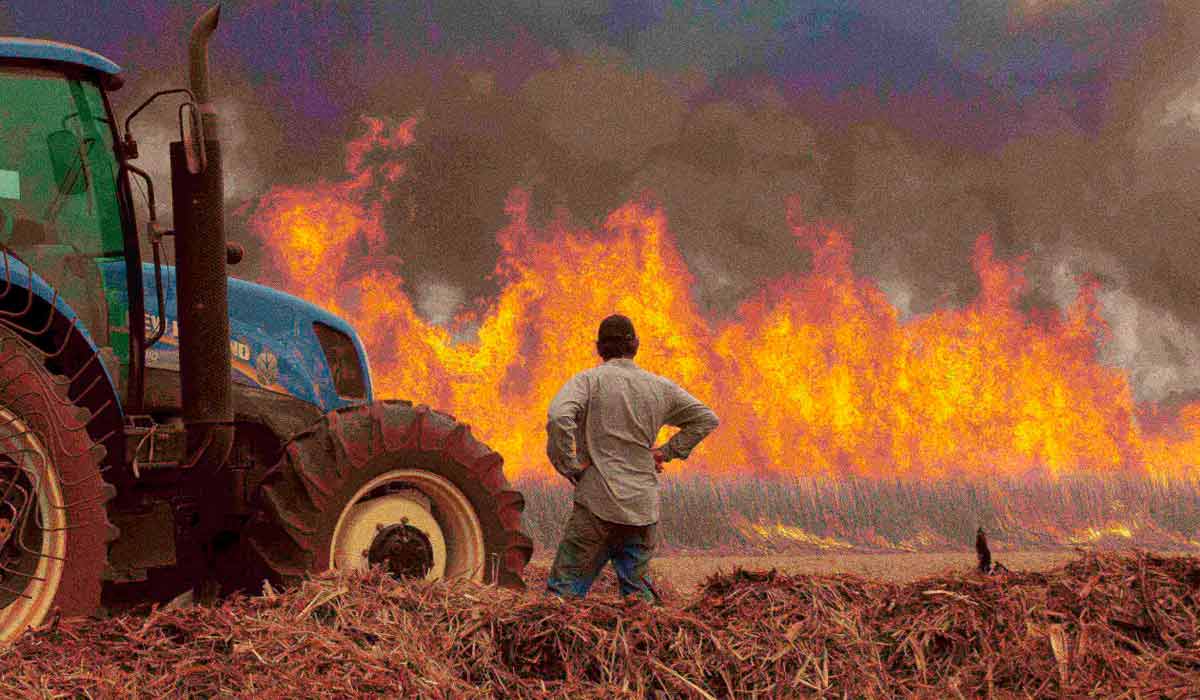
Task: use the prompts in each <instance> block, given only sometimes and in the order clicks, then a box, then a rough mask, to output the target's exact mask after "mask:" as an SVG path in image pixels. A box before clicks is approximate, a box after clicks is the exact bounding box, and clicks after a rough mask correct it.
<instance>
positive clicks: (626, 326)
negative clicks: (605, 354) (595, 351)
mask: <svg viewBox="0 0 1200 700" xmlns="http://www.w3.org/2000/svg"><path fill="white" fill-rule="evenodd" d="M596 338H597V340H605V339H606V338H631V339H632V338H637V333H635V332H634V330H633V321H630V320H629V318H628V317H627V316H622V315H621V314H613V315H612V316H609V317H608V318H606V319H604V320H603V321H601V322H600V331H599V332H598V333H597V334H596Z"/></svg>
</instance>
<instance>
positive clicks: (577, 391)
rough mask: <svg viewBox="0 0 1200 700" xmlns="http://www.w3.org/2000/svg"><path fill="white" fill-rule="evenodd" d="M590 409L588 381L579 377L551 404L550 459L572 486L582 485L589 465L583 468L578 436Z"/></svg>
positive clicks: (547, 446)
mask: <svg viewBox="0 0 1200 700" xmlns="http://www.w3.org/2000/svg"><path fill="white" fill-rule="evenodd" d="M586 406H587V381H586V379H585V378H584V377H583V376H582V375H578V374H577V375H575V376H574V377H572V378H571V379H570V380H569V381H568V382H567V383H566V384H564V385H563V387H562V389H559V390H558V394H556V395H555V396H554V399H553V400H552V401H551V402H550V410H549V412H548V420H547V422H546V456H547V457H548V458H549V459H550V463H551V464H553V465H554V468H555V469H556V470H558V473H560V474H562V475H563V476H565V477H567V479H569V480H570V481H571V483H576V482H578V481H579V477H580V476H581V475H582V474H583V470H584V468H586V465H582V464H580V461H581V460H580V459H579V457H578V452H577V445H576V444H575V433H576V431H577V430H578V428H579V416H580V414H582V413H583V409H584V407H586Z"/></svg>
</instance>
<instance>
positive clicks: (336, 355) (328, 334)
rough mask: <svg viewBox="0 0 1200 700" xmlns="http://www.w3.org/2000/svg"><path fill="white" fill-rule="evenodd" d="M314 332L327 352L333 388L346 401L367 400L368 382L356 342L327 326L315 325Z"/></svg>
mask: <svg viewBox="0 0 1200 700" xmlns="http://www.w3.org/2000/svg"><path fill="white" fill-rule="evenodd" d="M313 331H314V332H315V333H316V334H317V340H318V341H319V342H320V343H321V349H322V350H324V351H325V361H326V362H328V363H329V373H330V374H332V375H333V388H334V390H335V391H337V394H338V396H340V397H342V398H344V399H365V398H366V397H367V382H366V378H365V377H363V371H362V362H360V361H359V357H358V351H357V350H356V349H355V348H354V342H353V341H352V340H350V336H348V335H346V334H345V333H343V332H341V331H339V330H337V329H336V328H332V327H330V326H327V325H325V324H324V323H319V322H318V323H314V324H313Z"/></svg>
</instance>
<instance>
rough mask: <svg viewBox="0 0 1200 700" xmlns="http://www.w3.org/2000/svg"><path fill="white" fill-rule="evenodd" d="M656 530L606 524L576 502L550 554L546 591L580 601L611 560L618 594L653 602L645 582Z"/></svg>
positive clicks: (649, 527) (648, 571)
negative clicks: (555, 547) (618, 589)
mask: <svg viewBox="0 0 1200 700" xmlns="http://www.w3.org/2000/svg"><path fill="white" fill-rule="evenodd" d="M656 529H657V525H656V524H651V525H641V526H638V525H622V524H620V523H610V522H608V521H605V520H601V519H600V518H597V517H596V516H594V515H592V513H591V511H589V510H588V509H587V508H585V507H583V506H581V505H579V504H578V503H576V504H575V510H574V511H573V512H572V513H571V519H570V520H568V521H567V528H566V532H564V533H563V539H562V542H561V543H559V545H558V553H557V554H555V555H554V565H553V566H551V567H550V578H549V580H548V581H547V582H546V585H547V588H549V589H550V592H552V593H556V594H558V595H560V596H563V597H566V598H583V597H584V596H586V595H587V593H588V589H590V588H591V587H592V582H593V581H595V580H596V576H597V575H598V574H599V573H600V571H601V570H602V569H604V565H605V564H606V563H608V561H609V560H610V559H611V560H612V563H613V568H614V569H616V571H617V581H618V582H619V583H620V586H621V595H623V596H628V595H637V596H638V597H640V598H641V599H642V600H645V601H647V602H650V603H653V602H654V594H653V593H651V592H650V588H649V586H648V585H647V582H648V581H649V580H650V558H651V557H652V556H653V555H654V546H655V531H656Z"/></svg>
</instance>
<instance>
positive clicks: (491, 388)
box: [250, 120, 1200, 536]
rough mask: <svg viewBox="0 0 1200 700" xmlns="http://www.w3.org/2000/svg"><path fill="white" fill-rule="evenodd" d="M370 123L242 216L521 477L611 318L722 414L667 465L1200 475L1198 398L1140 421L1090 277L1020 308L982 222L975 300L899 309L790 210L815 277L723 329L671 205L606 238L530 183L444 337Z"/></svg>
mask: <svg viewBox="0 0 1200 700" xmlns="http://www.w3.org/2000/svg"><path fill="white" fill-rule="evenodd" d="M367 124H368V133H367V134H366V135H365V136H364V137H363V138H361V139H359V140H357V141H355V142H354V143H352V144H351V145H350V146H349V148H348V156H347V159H346V166H347V177H346V178H345V179H344V180H340V181H334V182H318V183H315V184H313V185H311V186H307V187H277V188H275V189H273V190H271V191H270V192H268V193H267V194H266V195H265V196H263V197H262V198H261V200H260V201H259V202H258V203H257V206H256V207H255V208H254V209H253V211H252V213H251V222H250V223H251V227H252V229H253V231H255V232H256V234H257V235H258V236H260V237H261V238H262V240H263V242H264V245H265V246H266V247H267V249H268V250H269V251H270V252H271V253H272V259H273V260H275V261H276V267H277V273H278V274H279V276H280V277H281V278H282V281H283V286H284V287H285V288H286V289H287V290H288V291H290V292H292V293H295V294H297V295H299V296H301V297H304V298H306V299H308V300H310V301H313V302H315V303H317V304H320V305H322V306H324V307H326V308H328V309H330V310H331V311H334V312H335V313H339V314H342V315H344V316H346V317H347V318H349V319H352V320H353V322H354V325H355V326H356V328H357V329H358V330H359V332H360V334H361V335H362V337H363V341H364V343H365V344H366V346H367V349H368V353H369V356H370V358H371V364H372V371H373V374H374V377H375V383H376V390H377V391H376V393H377V395H378V396H380V397H402V398H409V399H412V400H415V401H421V402H425V403H428V404H430V405H433V406H435V407H439V408H441V409H444V410H447V411H449V412H451V413H453V414H455V415H456V416H459V417H460V418H462V419H463V420H465V421H467V422H469V423H470V424H471V425H472V426H473V429H474V430H475V432H476V434H478V435H479V436H480V437H481V438H482V439H484V440H485V441H487V442H488V443H489V444H490V445H491V446H492V447H493V448H495V449H496V450H498V451H499V452H500V453H501V454H503V455H504V456H505V459H506V464H507V468H508V472H509V475H510V477H539V476H543V475H546V474H549V473H551V472H550V467H549V465H548V464H547V463H546V460H545V453H544V449H545V433H544V425H545V410H546V405H547V403H548V402H549V400H550V398H551V396H552V395H553V394H554V392H555V391H557V389H558V388H559V386H561V384H562V383H563V382H564V381H565V380H566V379H567V378H568V377H570V376H571V375H572V374H574V373H575V372H578V371H580V370H581V369H584V368H586V367H588V366H591V365H593V364H594V363H595V362H597V358H596V356H595V350H594V345H593V337H594V336H593V334H594V333H595V327H596V324H597V323H598V321H599V320H600V319H601V318H603V317H604V316H606V315H608V314H610V313H614V312H617V313H624V314H626V315H628V316H630V317H631V318H633V319H634V321H635V323H636V324H637V326H638V329H639V334H640V336H641V337H642V349H641V352H640V353H639V355H638V362H639V364H641V365H642V366H643V367H645V368H647V369H649V370H651V371H654V372H657V373H659V374H663V375H665V376H668V377H671V378H672V379H674V380H676V381H677V382H679V383H680V384H681V385H683V386H685V387H686V388H688V390H689V391H691V392H692V393H693V394H695V395H696V396H697V397H699V398H700V399H702V400H704V401H705V402H707V403H709V404H710V405H712V406H713V407H714V408H715V409H716V411H717V412H718V414H720V415H721V417H722V425H721V428H720V429H719V430H718V431H717V432H716V433H714V435H713V436H712V437H711V438H710V439H709V440H707V441H706V442H705V443H703V444H702V445H701V446H700V448H698V449H697V450H696V452H695V453H694V455H693V458H692V460H690V461H689V462H688V463H687V465H686V466H685V467H681V466H680V465H679V464H678V463H671V464H669V465H668V469H669V470H679V469H687V470H697V469H699V470H703V471H706V472H708V473H712V474H726V475H732V474H743V473H755V474H772V473H791V474H797V475H808V476H813V475H816V476H829V477H835V478H836V477H839V476H844V475H860V476H868V477H876V478H893V477H902V478H940V477H955V476H991V475H995V476H1012V475H1023V474H1028V473H1038V474H1044V475H1048V476H1051V477H1056V476H1058V475H1062V474H1068V473H1075V472H1116V471H1122V470H1141V471H1145V472H1149V473H1151V474H1155V475H1160V476H1168V475H1170V476H1178V475H1194V474H1196V471H1195V467H1194V466H1193V465H1197V464H1200V459H1196V458H1197V457H1200V406H1198V407H1194V408H1189V409H1187V410H1185V411H1184V412H1183V413H1182V414H1181V416H1180V421H1179V423H1178V425H1176V426H1175V428H1174V430H1175V431H1176V432H1173V433H1169V432H1164V431H1159V432H1156V433H1153V434H1151V433H1149V432H1147V431H1145V430H1144V429H1142V428H1141V427H1140V426H1139V422H1138V420H1137V417H1136V416H1137V414H1138V411H1139V407H1138V406H1136V405H1135V403H1134V401H1133V394H1132V391H1131V389H1130V385H1129V380H1128V377H1127V376H1126V375H1125V374H1124V373H1123V372H1121V371H1119V370H1118V369H1116V368H1113V367H1108V366H1105V365H1103V364H1101V363H1100V362H1099V361H1098V359H1097V346H1098V343H1101V342H1103V341H1104V338H1105V335H1106V332H1107V328H1106V326H1105V324H1104V322H1103V320H1102V319H1101V317H1100V315H1099V313H1098V304H1097V300H1096V294H1095V292H1096V289H1095V286H1094V285H1086V284H1085V285H1084V286H1083V288H1082V291H1081V292H1080V294H1079V297H1078V298H1077V299H1076V301H1075V303H1074V305H1073V306H1072V307H1071V308H1069V309H1068V310H1067V311H1066V312H1065V313H1059V312H1058V311H1041V312H1035V313H1026V312H1023V311H1021V310H1020V309H1019V307H1018V304H1017V300H1018V298H1019V296H1020V294H1021V292H1022V291H1023V290H1024V288H1025V284H1026V283H1025V279H1024V276H1023V274H1022V262H1023V261H1021V260H1012V261H1006V260H1000V259H998V258H997V257H996V256H995V254H994V252H993V249H992V245H991V242H990V239H989V238H988V236H986V235H981V236H980V237H979V239H978V242H977V244H976V246H975V251H974V255H973V259H972V261H971V264H972V265H973V267H974V270H975V272H976V274H977V275H978V277H979V280H980V283H981V292H980V294H979V297H978V298H977V299H976V300H975V301H974V302H973V303H971V304H970V305H968V306H967V307H965V308H961V309H943V310H939V311H937V312H935V313H932V314H929V315H927V316H924V317H920V318H915V319H911V320H904V321H902V320H901V319H900V317H899V314H898V312H897V311H896V309H895V308H894V307H893V306H892V304H891V303H889V301H888V299H887V297H886V295H885V294H884V293H883V292H882V291H881V290H880V289H879V287H878V286H877V285H875V283H874V282H872V281H871V280H869V279H863V278H860V277H856V276H855V275H854V273H853V271H852V269H851V265H850V261H851V256H852V252H853V251H852V246H851V243H850V240H849V238H848V236H847V235H846V234H845V233H844V232H842V231H839V230H837V229H836V228H833V227H830V226H825V225H820V224H812V223H810V222H807V221H805V220H803V218H802V212H801V211H799V209H798V207H796V206H795V205H793V206H792V207H791V211H790V215H791V216H790V219H789V220H790V225H791V226H792V229H793V231H794V233H795V236H796V241H797V245H798V247H799V248H804V249H807V250H808V251H810V252H811V253H812V261H813V262H812V268H811V270H810V272H808V273H807V274H805V275H802V276H796V277H792V278H788V279H781V280H777V281H775V282H774V283H772V284H770V285H768V286H767V288H765V289H764V290H762V291H761V292H760V293H759V294H758V295H757V296H755V297H754V298H752V299H748V300H747V301H745V303H744V304H742V306H741V308H740V309H739V310H738V312H737V314H736V315H735V316H734V317H733V318H731V319H727V320H721V321H716V320H713V319H709V318H706V317H705V316H704V315H703V314H701V313H700V311H699V309H698V307H697V305H696V302H695V300H694V298H693V296H692V294H691V292H690V289H691V286H692V283H693V277H692V275H691V272H690V271H689V270H688V268H687V266H686V265H685V263H684V261H683V258H682V257H681V255H680V254H679V251H678V249H677V247H676V245H675V242H674V238H673V237H672V234H671V231H670V227H669V225H668V219H667V215H666V213H665V212H664V211H662V210H661V209H660V208H658V207H656V206H654V205H652V204H650V203H647V202H630V203H628V204H625V205H624V206H622V207H620V208H618V209H617V210H616V211H614V212H612V213H611V214H610V215H609V216H608V218H607V219H606V220H605V221H604V222H603V225H602V226H601V227H599V230H597V231H590V230H585V229H573V228H570V227H569V226H568V225H566V224H564V223H562V222H553V223H551V224H549V225H547V226H545V227H538V226H535V225H534V224H532V223H531V222H530V221H529V220H528V210H529V199H528V198H529V195H528V194H527V193H525V192H522V191H514V192H513V193H512V194H511V195H510V197H509V198H508V200H507V201H506V202H505V203H504V206H505V208H506V212H507V213H508V216H509V218H510V223H509V225H508V226H507V227H505V228H504V229H503V230H501V231H499V232H498V234H497V236H498V241H499V243H500V244H501V248H502V255H501V258H500V260H499V261H498V262H497V265H496V275H497V277H498V279H499V280H500V282H501V292H500V293H499V295H498V296H497V297H496V298H494V299H490V300H483V301H481V304H480V306H479V308H477V309H475V310H473V311H468V312H463V313H462V314H460V315H459V317H458V318H457V319H455V321H454V322H453V323H452V324H451V325H450V327H448V328H447V327H441V326H438V325H435V324H432V323H430V322H428V321H426V320H425V319H423V318H422V317H421V316H420V315H419V314H418V313H417V312H416V310H415V307H414V305H413V303H412V301H411V299H410V298H409V297H408V295H406V294H405V292H404V291H403V290H404V287H403V283H404V281H403V279H401V278H400V277H399V276H398V275H396V274H395V273H394V272H392V271H389V270H388V269H387V265H386V258H384V257H383V256H382V251H383V246H384V244H385V243H386V232H384V231H383V227H382V209H383V205H384V203H385V202H386V193H387V185H388V184H390V183H393V182H395V181H396V180H397V179H398V178H400V177H401V176H402V175H403V173H404V167H403V161H402V160H400V157H401V154H402V152H403V149H404V148H405V147H406V146H408V145H410V144H411V143H412V142H413V130H414V122H413V121H411V120H410V121H407V122H404V123H402V124H400V125H399V126H398V127H396V128H394V129H388V128H387V127H385V126H384V124H383V122H380V121H377V120H368V122H367ZM381 260H382V261H383V262H382V263H381V262H380V261H381ZM964 263H965V261H964ZM431 264H436V261H433V262H431ZM462 337H469V338H470V339H468V340H456V338H462ZM764 527H765V526H764ZM774 534H775V535H782V536H790V535H788V534H787V533H783V532H776V533H774Z"/></svg>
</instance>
